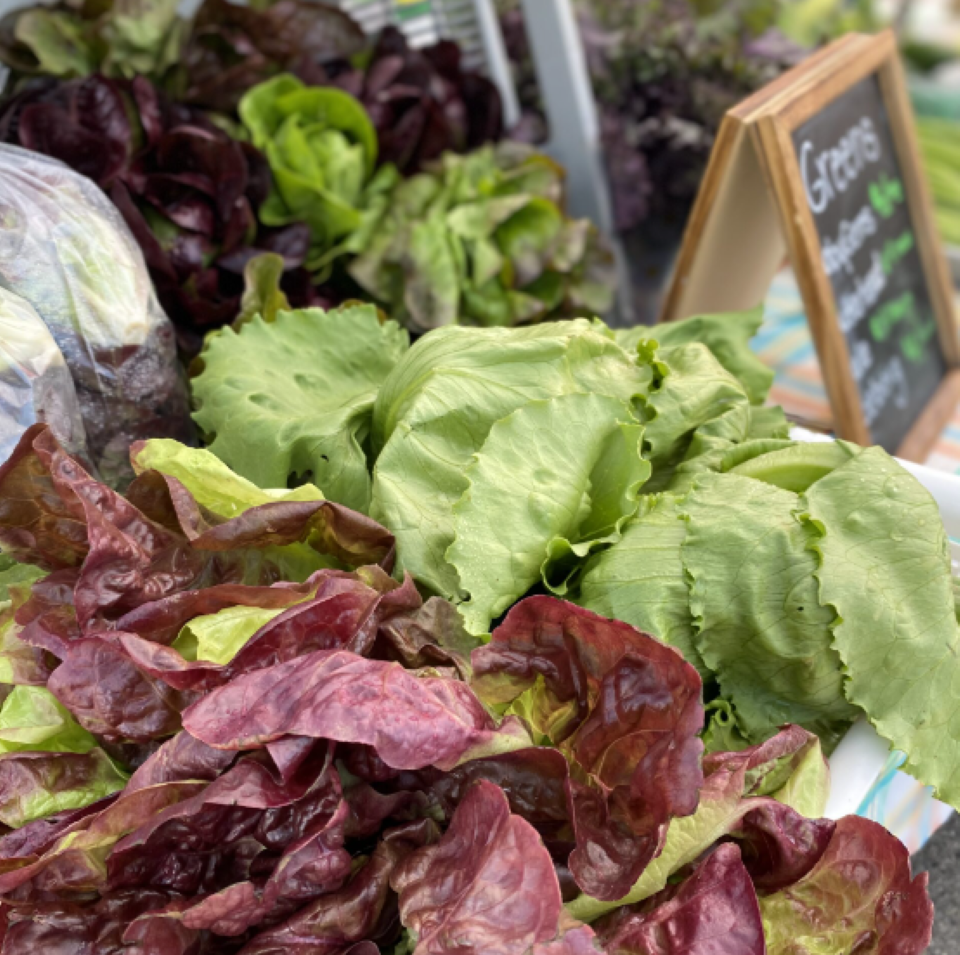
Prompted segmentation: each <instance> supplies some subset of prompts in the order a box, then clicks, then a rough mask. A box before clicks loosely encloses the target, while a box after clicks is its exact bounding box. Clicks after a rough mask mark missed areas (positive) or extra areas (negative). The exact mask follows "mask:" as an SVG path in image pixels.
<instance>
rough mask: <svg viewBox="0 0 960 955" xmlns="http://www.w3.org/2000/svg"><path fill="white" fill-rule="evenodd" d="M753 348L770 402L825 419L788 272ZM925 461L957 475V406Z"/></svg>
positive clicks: (819, 382)
mask: <svg viewBox="0 0 960 955" xmlns="http://www.w3.org/2000/svg"><path fill="white" fill-rule="evenodd" d="M753 347H754V349H755V350H756V352H757V354H758V355H759V356H760V357H761V358H762V359H763V360H764V361H765V362H766V363H767V364H768V365H769V366H770V367H771V368H773V369H774V371H775V372H776V374H777V377H776V379H775V380H774V383H773V389H772V390H771V392H770V400H771V401H772V402H773V403H775V404H780V405H783V407H784V408H785V409H786V411H787V413H788V414H794V415H798V416H800V417H802V418H806V419H807V420H809V421H829V420H830V406H829V404H828V403H827V396H826V392H825V391H824V387H823V379H822V378H821V376H820V366H819V364H818V363H817V355H816V352H815V351H814V349H813V342H812V340H811V338H810V329H809V327H808V326H807V319H806V316H805V315H804V312H803V302H802V301H801V299H800V292H799V291H798V289H797V285H796V282H795V281H794V279H793V275H792V273H790V272H781V273H780V274H779V275H778V276H777V277H776V279H774V282H773V286H772V287H771V289H770V293H769V295H768V296H767V301H766V311H765V315H764V323H763V327H762V328H761V329H760V332H759V334H758V335H757V337H756V338H755V339H754V341H753ZM926 463H927V464H928V465H930V467H934V468H939V469H940V470H943V471H950V472H952V473H954V474H960V406H958V407H957V410H956V413H955V414H954V416H953V421H952V422H951V423H950V424H949V425H948V427H947V428H946V430H945V431H944V432H943V434H942V435H941V437H940V442H939V444H938V445H937V446H936V448H934V450H933V453H932V454H931V455H930V457H929V458H928V459H927V462H926Z"/></svg>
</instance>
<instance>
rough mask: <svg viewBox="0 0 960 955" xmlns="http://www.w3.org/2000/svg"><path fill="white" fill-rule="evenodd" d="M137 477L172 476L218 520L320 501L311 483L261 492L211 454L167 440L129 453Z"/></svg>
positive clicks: (262, 490)
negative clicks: (153, 473)
mask: <svg viewBox="0 0 960 955" xmlns="http://www.w3.org/2000/svg"><path fill="white" fill-rule="evenodd" d="M131 460H132V461H133V466H134V469H135V470H136V472H137V473H138V474H140V473H142V472H143V471H149V470H155V471H160V472H161V473H162V474H168V475H169V476H170V477H175V478H176V479H177V480H178V481H179V482H180V483H181V484H182V485H183V486H184V487H185V488H186V489H187V490H188V491H189V492H190V493H191V494H192V495H193V496H194V497H195V498H196V500H197V503H198V504H202V505H203V506H204V507H205V508H207V510H209V511H213V513H214V514H217V515H218V516H220V517H226V518H231V517H239V516H240V515H241V514H242V513H243V512H244V511H247V510H249V509H250V508H251V507H259V506H260V505H261V504H275V503H276V502H277V501H322V500H323V499H324V497H323V494H322V493H321V492H320V490H319V488H316V487H314V486H313V485H312V484H303V485H301V486H300V487H296V488H292V489H289V490H288V489H286V488H277V489H263V488H259V487H257V485H256V484H254V483H253V482H252V481H248V480H247V479H246V478H243V477H241V476H240V475H239V474H237V473H236V472H235V471H231V470H230V468H228V467H227V465H226V464H224V463H223V461H221V460H220V458H218V457H217V456H216V455H215V454H213V453H212V452H210V451H207V450H205V449H203V448H190V447H187V445H185V444H181V443H180V442H179V441H173V440H172V439H170V438H151V439H150V440H149V441H144V442H143V443H142V444H140V445H137V446H136V447H135V448H134V450H133V452H132V454H131Z"/></svg>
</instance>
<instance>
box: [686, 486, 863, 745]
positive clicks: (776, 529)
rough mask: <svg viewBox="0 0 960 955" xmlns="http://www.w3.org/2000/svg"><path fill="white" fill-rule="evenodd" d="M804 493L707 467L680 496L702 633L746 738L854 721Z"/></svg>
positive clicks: (700, 643) (703, 648)
mask: <svg viewBox="0 0 960 955" xmlns="http://www.w3.org/2000/svg"><path fill="white" fill-rule="evenodd" d="M797 506H798V498H797V496H796V495H795V494H793V493H791V492H789V491H784V490H781V489H780V488H777V487H773V486H772V485H770V484H767V483H765V482H762V481H755V480H751V479H749V478H744V477H741V476H739V475H737V474H704V475H702V476H701V477H700V478H699V479H698V481H697V485H696V487H695V488H694V489H693V491H692V492H691V493H690V494H689V495H688V496H687V497H686V498H685V499H684V501H683V503H682V504H681V505H680V513H681V516H682V518H683V520H684V522H685V523H686V525H687V535H686V538H685V540H684V542H683V545H682V548H681V560H682V562H683V567H684V572H685V574H686V576H687V580H688V581H689V584H690V609H691V611H692V613H693V616H694V631H695V635H694V642H695V643H696V646H697V650H698V651H699V653H700V656H701V658H702V659H703V661H704V663H705V664H706V665H707V667H709V668H710V669H711V670H712V671H713V672H714V673H716V675H717V680H718V682H719V684H720V689H721V692H722V694H723V696H724V697H725V698H726V699H727V700H729V701H730V702H731V703H732V705H733V708H734V710H735V712H736V714H737V720H738V723H739V726H740V728H741V730H742V731H743V733H744V735H745V736H746V737H747V739H749V740H751V741H753V742H759V741H761V740H763V739H765V738H766V737H767V736H769V735H771V734H772V733H774V732H775V731H776V729H777V727H778V726H781V725H783V724H784V723H800V724H801V725H806V726H809V727H810V728H816V727H817V726H818V725H819V724H820V723H828V724H829V723H833V722H836V721H843V720H848V721H852V720H853V719H855V718H856V716H857V714H858V710H857V708H856V707H855V706H854V705H852V704H851V703H849V702H848V701H847V699H846V697H845V696H844V687H843V672H842V667H841V663H840V658H839V657H838V655H837V653H836V651H835V650H834V649H833V645H832V642H833V634H832V631H831V627H832V625H833V622H834V613H833V611H832V610H831V609H830V608H829V607H821V606H820V602H819V599H818V593H817V582H816V579H815V577H814V572H815V570H816V569H817V557H816V554H814V553H813V551H812V550H811V544H812V542H813V540H814V537H815V534H814V531H813V529H812V528H811V527H809V526H808V525H804V524H802V523H801V522H800V521H799V520H797V518H796V516H795V513H794V512H795V510H796V508H797Z"/></svg>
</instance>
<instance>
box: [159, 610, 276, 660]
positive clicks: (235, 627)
mask: <svg viewBox="0 0 960 955" xmlns="http://www.w3.org/2000/svg"><path fill="white" fill-rule="evenodd" d="M285 609H287V608H284V607H281V608H280V609H279V610H277V609H266V608H264V607H226V608H224V609H223V610H221V611H219V612H218V613H208V614H203V615H202V616H199V617H194V618H193V620H191V621H190V622H189V623H187V624H185V625H184V626H183V627H182V629H181V630H180V633H179V634H177V639H176V640H174V642H173V644H172V646H173V649H174V650H176V651H177V652H178V653H179V654H180V656H182V657H183V658H184V659H185V660H190V661H191V662H192V661H195V660H208V661H209V662H211V663H219V664H220V665H221V666H222V665H223V664H226V663H229V662H230V661H231V660H232V659H233V658H234V657H235V656H236V655H237V654H238V653H239V652H240V650H241V649H242V648H243V647H244V645H245V644H246V643H247V641H248V640H249V639H250V638H251V637H252V636H253V635H254V634H255V633H256V632H257V631H258V630H259V629H260V628H261V627H262V626H264V624H267V623H269V622H270V621H271V620H273V618H274V617H277V616H279V615H280V614H282V613H283V612H284V610H285Z"/></svg>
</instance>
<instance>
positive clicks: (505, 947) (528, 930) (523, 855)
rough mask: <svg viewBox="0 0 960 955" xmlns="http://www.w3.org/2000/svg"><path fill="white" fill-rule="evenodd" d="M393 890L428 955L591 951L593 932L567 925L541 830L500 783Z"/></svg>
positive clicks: (474, 795)
mask: <svg viewBox="0 0 960 955" xmlns="http://www.w3.org/2000/svg"><path fill="white" fill-rule="evenodd" d="M391 884H392V885H393V887H394V889H395V890H396V891H397V892H398V894H399V903H400V918H401V919H402V921H403V924H404V925H406V926H407V927H408V928H409V929H410V930H411V931H412V933H413V935H414V936H415V937H416V939H417V945H416V951H417V952H420V953H422V955H442V953H445V952H449V951H450V950H451V948H463V947H464V945H465V943H467V945H468V948H469V950H470V951H478V952H479V951H483V952H511V953H516V955H575V953H578V952H589V951H590V950H591V944H590V940H591V939H592V938H593V932H592V930H591V929H590V928H588V927H587V926H585V925H580V924H577V923H574V922H572V921H571V920H569V919H566V918H564V917H563V906H562V902H561V898H560V885H559V883H558V881H557V876H556V873H555V872H554V869H553V860H552V859H551V858H550V853H549V852H548V851H547V849H546V847H545V846H544V844H543V842H542V841H541V839H540V836H539V834H538V833H537V830H536V829H534V827H533V826H532V825H530V823H528V822H527V821H526V820H525V819H523V818H522V817H520V816H518V815H514V814H513V813H511V812H510V806H509V804H508V802H507V798H506V796H505V795H504V793H503V790H501V789H500V787H499V786H495V785H494V784H493V783H489V782H485V781H481V782H478V783H476V784H475V785H474V786H473V787H472V788H471V789H470V790H469V792H468V793H467V795H466V798H465V799H464V800H463V802H461V803H460V805H459V807H458V808H457V811H456V812H455V813H454V815H453V819H452V820H451V822H450V827H449V828H448V829H447V831H446V833H445V834H444V836H443V838H442V839H441V840H440V841H439V842H438V843H437V845H435V846H427V847H425V848H423V849H420V850H418V851H416V852H414V853H413V854H412V855H410V856H408V857H407V858H406V859H405V860H404V861H403V862H402V863H401V864H400V866H399V867H398V868H397V870H396V871H395V872H394V874H393V878H392V879H391ZM574 933H575V934H576V935H577V936H578V938H576V939H574V938H571V937H570V936H571V935H572V934H574Z"/></svg>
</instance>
